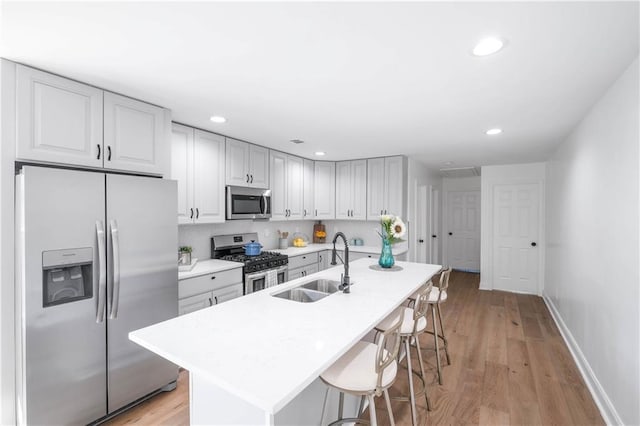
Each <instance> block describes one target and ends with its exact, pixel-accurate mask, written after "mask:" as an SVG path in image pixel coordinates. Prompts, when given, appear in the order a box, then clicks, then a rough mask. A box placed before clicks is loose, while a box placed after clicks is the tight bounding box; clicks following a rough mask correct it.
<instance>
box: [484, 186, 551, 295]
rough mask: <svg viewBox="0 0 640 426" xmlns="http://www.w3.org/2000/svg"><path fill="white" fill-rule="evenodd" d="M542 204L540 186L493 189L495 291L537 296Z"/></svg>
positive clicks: (496, 187)
mask: <svg viewBox="0 0 640 426" xmlns="http://www.w3.org/2000/svg"><path fill="white" fill-rule="evenodd" d="M539 203H540V194H539V186H538V185H537V184H518V185H496V186H495V187H494V193H493V212H494V213H493V276H494V285H493V288H494V289H500V290H507V291H514V292H519V293H532V294H538V279H539V272H538V271H539V254H538V253H539V247H538V238H539V228H540V225H539V221H540V206H539Z"/></svg>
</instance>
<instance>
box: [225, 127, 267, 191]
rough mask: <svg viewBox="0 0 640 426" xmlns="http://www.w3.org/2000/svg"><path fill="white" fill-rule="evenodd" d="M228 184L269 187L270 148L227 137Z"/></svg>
mask: <svg viewBox="0 0 640 426" xmlns="http://www.w3.org/2000/svg"><path fill="white" fill-rule="evenodd" d="M226 165H227V173H226V183H227V185H235V186H250V187H254V188H269V150H268V149H267V148H263V147H261V146H257V145H253V144H250V143H247V142H242V141H239V140H236V139H230V138H227V161H226Z"/></svg>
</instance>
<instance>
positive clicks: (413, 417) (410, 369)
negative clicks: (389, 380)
mask: <svg viewBox="0 0 640 426" xmlns="http://www.w3.org/2000/svg"><path fill="white" fill-rule="evenodd" d="M403 339H404V346H405V351H406V352H407V373H408V374H409V400H410V401H411V422H412V423H411V424H412V425H413V426H417V425H418V419H417V414H416V395H415V392H414V390H413V367H412V366H411V347H410V343H409V337H404V338H403Z"/></svg>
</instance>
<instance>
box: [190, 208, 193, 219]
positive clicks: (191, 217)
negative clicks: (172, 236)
mask: <svg viewBox="0 0 640 426" xmlns="http://www.w3.org/2000/svg"><path fill="white" fill-rule="evenodd" d="M189 210H191V216H189V219H193V207H191V208H190V209H189Z"/></svg>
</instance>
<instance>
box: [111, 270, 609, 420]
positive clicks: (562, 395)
mask: <svg viewBox="0 0 640 426" xmlns="http://www.w3.org/2000/svg"><path fill="white" fill-rule="evenodd" d="M434 282H437V281H434ZM478 284H479V275H477V274H470V273H464V272H457V271H454V272H453V273H452V274H451V279H450V283H449V299H448V300H447V301H446V302H445V303H444V304H443V305H442V316H443V322H444V324H445V330H446V333H447V337H448V338H449V354H450V356H451V365H449V366H447V365H446V359H445V357H444V354H442V365H443V366H444V370H443V381H444V384H443V385H438V381H437V374H436V369H435V368H436V367H435V363H436V359H435V352H434V351H433V337H432V336H431V335H428V334H424V335H422V337H421V338H420V341H421V345H422V347H423V348H426V349H425V350H424V352H423V354H424V355H425V363H426V364H427V366H426V368H427V382H428V385H427V387H428V391H429V397H430V400H431V404H432V411H427V408H426V402H425V400H424V398H418V423H419V424H420V425H459V424H473V425H508V424H510V425H603V424H604V421H603V420H602V417H601V416H600V413H599V411H598V409H597V407H596V405H595V403H594V402H593V399H592V398H591V395H590V394H589V391H588V389H587V388H586V386H585V384H584V382H583V380H582V377H581V376H580V373H579V371H578V369H577V367H576V365H575V363H574V361H573V358H572V357H571V354H570V353H569V350H568V348H567V347H566V345H565V343H564V341H563V340H562V337H561V336H560V333H559V332H558V329H557V328H556V326H555V323H554V322H553V319H552V318H551V314H550V313H549V311H548V310H547V308H546V306H545V304H544V302H543V300H542V299H541V298H540V297H536V296H529V295H520V294H513V293H506V292H501V291H480V290H478ZM429 318H431V317H430V316H429ZM412 358H414V359H415V358H416V357H415V356H412ZM415 368H416V369H418V365H417V363H416V364H415ZM188 381H189V378H188V372H187V371H182V372H181V373H180V378H179V380H178V388H177V389H176V390H175V391H173V392H169V393H162V394H159V395H158V396H156V397H154V398H152V399H150V400H149V401H147V402H145V403H143V404H141V405H139V406H138V407H135V408H133V409H131V410H129V411H127V412H125V413H123V414H121V415H119V416H118V417H116V418H114V419H112V420H111V421H109V422H107V423H106V424H108V425H127V424H137V425H188V424H189V406H188V405H189V404H188V398H189V390H188V389H189V384H188ZM407 383H408V380H407V375H406V370H405V369H399V371H398V379H397V380H396V382H395V383H394V385H393V387H392V388H391V394H392V396H393V395H399V394H403V393H405V394H406V389H408V385H407ZM392 408H393V413H394V417H395V420H396V424H398V425H410V424H411V412H410V409H409V404H408V403H406V402H401V401H392ZM331 414H332V415H333V413H331ZM376 414H377V418H378V422H379V424H380V425H388V424H389V420H388V414H387V412H386V408H385V404H384V399H383V398H378V399H377V400H376ZM364 417H365V418H368V413H365V415H364Z"/></svg>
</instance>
